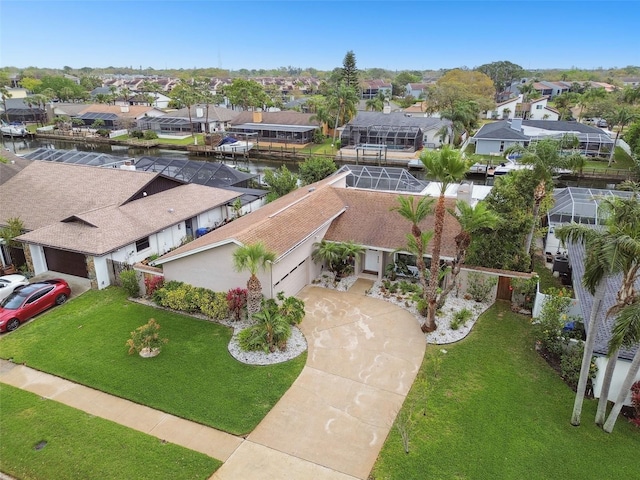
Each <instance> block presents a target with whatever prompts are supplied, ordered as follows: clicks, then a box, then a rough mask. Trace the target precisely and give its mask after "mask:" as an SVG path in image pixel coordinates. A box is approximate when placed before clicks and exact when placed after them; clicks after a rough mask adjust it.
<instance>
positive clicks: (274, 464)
mask: <svg viewBox="0 0 640 480" xmlns="http://www.w3.org/2000/svg"><path fill="white" fill-rule="evenodd" d="M298 296H299V297H300V298H301V299H303V300H304V302H305V305H306V316H305V319H304V321H303V322H302V324H301V325H300V328H301V330H302V331H303V333H304V334H305V336H306V338H307V341H308V343H309V352H308V358H307V364H306V366H305V367H304V369H303V370H302V372H301V374H300V376H299V377H298V379H297V380H296V381H295V382H294V384H293V385H292V387H291V388H290V389H289V390H288V391H287V392H286V393H285V394H284V396H283V397H282V398H281V399H280V401H279V402H278V403H277V404H276V405H275V407H274V408H273V409H272V410H271V411H270V412H269V414H268V415H267V416H266V417H265V418H264V420H263V421H262V422H261V423H260V424H259V425H258V427H257V428H256V429H255V430H254V431H253V432H252V433H251V434H250V435H249V436H248V438H247V440H246V441H245V442H243V443H242V445H240V447H238V449H237V450H236V451H235V452H234V453H233V454H232V455H231V456H230V457H229V459H228V460H227V461H226V462H225V464H224V465H223V466H222V467H221V468H220V470H218V471H217V472H216V473H215V474H214V476H213V477H212V478H213V479H216V480H231V479H239V478H242V479H244V480H252V479H262V478H264V479H267V478H269V479H273V478H283V479H284V478H314V479H336V480H341V479H354V478H358V479H366V478H367V476H368V475H369V473H370V471H371V469H372V468H373V465H374V463H375V461H376V458H377V456H378V453H379V452H380V449H381V448H382V445H383V443H384V441H385V439H386V437H387V434H388V433H389V430H390V429H391V426H392V425H393V421H394V419H395V416H396V414H397V412H398V411H399V409H400V408H401V406H402V403H403V401H404V399H405V397H406V395H407V393H408V392H409V389H410V388H411V385H412V383H413V381H414V379H415V377H416V374H417V372H418V369H419V368H420V365H421V363H422V358H423V356H424V351H425V344H426V342H425V339H424V335H423V334H422V333H421V332H420V327H419V325H418V322H417V321H416V319H415V317H413V316H412V315H411V314H410V313H408V312H407V311H405V310H402V309H400V308H398V307H396V306H394V305H391V304H390V303H387V302H384V301H382V300H376V299H373V298H370V297H366V296H364V295H362V294H360V295H358V294H351V293H345V292H336V291H333V290H328V289H324V288H319V287H312V286H308V287H306V288H305V289H303V290H302V291H301V292H300V294H299V295H298Z"/></svg>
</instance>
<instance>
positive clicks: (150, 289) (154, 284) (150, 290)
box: [144, 275, 164, 296]
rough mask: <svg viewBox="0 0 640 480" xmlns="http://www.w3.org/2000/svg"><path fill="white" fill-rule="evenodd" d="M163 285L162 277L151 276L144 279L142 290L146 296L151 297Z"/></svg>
mask: <svg viewBox="0 0 640 480" xmlns="http://www.w3.org/2000/svg"><path fill="white" fill-rule="evenodd" d="M163 284H164V277H161V276H159V275H151V276H145V277H144V288H145V290H146V291H147V296H152V295H153V294H154V292H155V291H156V290H158V289H159V288H161V287H162V285H163Z"/></svg>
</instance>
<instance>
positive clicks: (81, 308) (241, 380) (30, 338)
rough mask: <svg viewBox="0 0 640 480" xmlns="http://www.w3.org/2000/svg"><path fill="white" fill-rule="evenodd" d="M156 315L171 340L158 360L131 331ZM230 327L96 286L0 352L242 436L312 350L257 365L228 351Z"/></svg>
mask: <svg viewBox="0 0 640 480" xmlns="http://www.w3.org/2000/svg"><path fill="white" fill-rule="evenodd" d="M150 318H155V319H156V320H157V321H158V323H159V324H160V326H161V330H160V333H161V336H163V337H166V338H168V339H169V343H168V344H167V345H165V346H164V348H163V350H162V353H161V354H160V355H159V356H158V357H156V358H152V359H143V358H141V357H139V356H138V355H128V354H127V347H126V346H125V343H126V341H127V340H128V339H129V337H130V332H131V331H133V330H135V329H136V328H137V327H139V326H140V325H142V324H144V323H146V322H147V321H148V320H149V319H150ZM231 333H232V332H231V330H230V329H228V328H226V327H223V326H221V325H218V324H215V323H212V322H207V321H202V320H196V319H193V318H191V317H188V316H183V315H178V314H175V313H172V312H168V311H165V310H159V309H155V308H152V307H148V306H145V305H140V304H138V303H133V302H129V301H128V300H127V299H126V295H125V293H124V291H123V290H121V289H118V288H111V287H110V288H108V289H106V290H102V291H95V290H92V291H89V292H87V293H85V294H83V295H82V296H80V297H78V298H77V299H75V300H73V301H71V302H69V303H67V304H66V305H63V306H62V307H58V308H56V309H54V310H52V311H50V312H49V313H47V314H45V315H42V316H40V317H38V318H37V319H36V320H34V321H31V322H30V323H28V324H26V325H23V326H21V327H20V328H19V329H18V330H16V331H15V332H14V333H12V334H10V335H7V336H5V337H4V338H3V339H2V341H0V357H1V358H4V359H13V361H14V362H16V363H25V364H26V365H28V366H30V367H33V368H36V369H38V370H42V371H45V372H48V373H52V374H54V375H58V376H60V377H63V378H67V379H69V380H72V381H75V382H78V383H81V384H84V385H87V386H90V387H93V388H96V389H99V390H102V391H104V392H107V393H111V394H113V395H117V396H120V397H123V398H127V399H129V400H132V401H134V402H137V403H141V404H144V405H148V406H150V407H152V408H156V409H159V410H162V411H165V412H169V413H172V414H174V415H177V416H179V417H183V418H186V419H189V420H193V421H196V422H199V423H203V424H205V425H209V426H211V427H214V428H218V429H220V430H225V431H227V432H230V433H233V434H236V435H241V434H245V433H248V432H250V431H251V430H253V428H254V427H255V426H256V425H257V424H258V423H259V422H260V420H261V419H262V418H263V417H264V416H265V415H266V414H267V412H269V410H270V409H271V408H272V407H273V405H274V404H275V403H276V402H277V401H278V400H279V399H280V397H281V396H282V395H283V394H284V392H286V391H287V389H288V388H289V387H290V386H291V384H292V383H293V381H294V380H295V379H296V378H297V376H298V374H299V373H300V371H301V370H302V367H303V366H304V363H305V360H306V355H302V356H300V357H298V358H296V359H294V360H291V361H289V362H286V363H283V364H279V365H272V366H265V367H260V366H250V365H245V364H242V363H240V362H238V361H236V360H235V359H234V358H233V357H231V355H230V354H229V352H228V350H227V345H228V343H229V339H230V338H231Z"/></svg>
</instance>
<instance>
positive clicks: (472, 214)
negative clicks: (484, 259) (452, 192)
mask: <svg viewBox="0 0 640 480" xmlns="http://www.w3.org/2000/svg"><path fill="white" fill-rule="evenodd" d="M449 213H450V214H451V216H453V217H454V218H455V219H456V220H458V223H459V224H460V233H458V234H457V235H456V237H455V239H454V240H455V242H456V256H455V258H454V259H453V261H452V265H451V278H450V279H449V280H450V281H449V284H448V285H447V287H446V288H445V289H444V290H443V291H442V293H441V294H440V298H438V303H437V305H436V310H439V309H440V308H442V307H443V306H444V303H445V301H446V300H447V295H449V293H450V292H451V290H453V288H454V287H455V284H456V278H457V277H458V274H459V273H460V269H461V268H462V265H464V260H465V258H466V256H467V249H468V248H469V246H470V245H471V241H472V240H473V234H474V233H477V232H478V231H480V230H483V229H490V230H493V229H494V228H495V227H496V226H497V225H498V222H499V221H500V217H499V216H498V215H497V214H496V213H495V212H494V211H492V210H490V209H489V208H488V207H487V204H486V203H484V202H479V203H478V204H476V206H475V207H472V206H471V205H469V204H468V203H467V202H465V201H464V200H458V201H457V202H456V210H449Z"/></svg>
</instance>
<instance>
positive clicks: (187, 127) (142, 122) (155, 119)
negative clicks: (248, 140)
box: [137, 105, 238, 136]
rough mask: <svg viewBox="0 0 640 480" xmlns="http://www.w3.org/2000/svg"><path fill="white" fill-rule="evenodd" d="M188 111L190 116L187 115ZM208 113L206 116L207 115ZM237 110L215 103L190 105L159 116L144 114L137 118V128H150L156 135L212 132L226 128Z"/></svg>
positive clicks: (235, 115) (236, 113)
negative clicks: (218, 105) (188, 107)
mask: <svg viewBox="0 0 640 480" xmlns="http://www.w3.org/2000/svg"><path fill="white" fill-rule="evenodd" d="M189 111H190V112H191V117H189ZM207 115H208V116H207ZM237 116H238V112H235V111H233V110H230V109H228V108H224V107H217V106H215V105H209V108H207V106H206V105H192V106H191V108H190V109H187V108H181V109H179V110H175V111H173V112H170V113H163V114H162V115H159V116H145V117H142V118H140V119H138V122H137V123H138V128H140V129H141V130H152V131H154V132H156V133H157V134H158V135H170V136H176V135H178V136H180V135H190V134H191V132H192V131H193V132H195V133H202V132H207V133H213V132H221V131H225V130H227V129H228V128H229V127H230V126H231V121H232V120H233V119H234V118H236V117H237Z"/></svg>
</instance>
